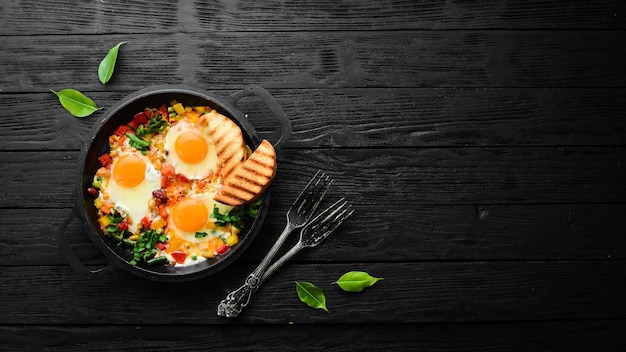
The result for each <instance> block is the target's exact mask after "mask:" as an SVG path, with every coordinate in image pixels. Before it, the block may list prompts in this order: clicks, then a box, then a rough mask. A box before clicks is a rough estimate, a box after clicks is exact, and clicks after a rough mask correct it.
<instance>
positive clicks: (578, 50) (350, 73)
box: [0, 30, 626, 93]
mask: <svg viewBox="0 0 626 352" xmlns="http://www.w3.org/2000/svg"><path fill="white" fill-rule="evenodd" d="M623 37H624V31H619V30H617V31H551V32H542V31H503V32H489V31H452V32H436V31H435V32H433V31H418V32H414V31H389V32H358V31H357V32H329V33H319V32H295V33H290V32H272V33H256V32H255V33H215V34H211V35H207V33H176V34H165V35H162V36H160V37H159V43H158V46H156V47H155V43H154V40H153V39H154V38H153V36H152V35H148V34H144V35H141V34H129V35H102V36H98V37H96V38H94V39H93V40H85V38H84V37H83V36H80V35H64V36H25V37H4V38H3V41H4V44H3V46H4V50H3V51H1V52H0V67H1V68H2V69H1V71H0V73H1V75H0V87H2V92H3V93H11V92H48V89H49V88H52V89H54V88H56V89H55V90H59V89H61V88H65V87H68V86H71V87H72V88H74V89H78V90H81V91H85V92H88V91H96V90H103V89H111V90H137V89H141V88H145V87H146V86H149V85H155V84H164V83H169V84H175V83H186V84H192V85H199V86H203V87H213V88H215V89H226V88H231V89H236V88H242V87H245V86H247V85H250V84H255V85H261V86H264V87H266V88H272V89H275V88H297V89H302V88H344V87H346V88H347V87H350V88H362V87H379V88H380V87H384V88H390V87H394V88H401V87H404V88H407V87H623V86H624V85H626V72H625V70H626V68H625V67H624V65H623V62H624V57H626V49H625V48H624V46H623V45H621V44H622V38H623ZM120 41H127V42H128V44H127V45H125V46H124V47H123V49H122V50H120V54H119V56H118V61H117V64H116V71H115V72H116V73H115V74H114V76H113V78H112V80H111V81H110V82H109V83H108V84H107V86H106V87H103V86H102V84H100V83H99V82H98V80H97V67H98V64H99V62H100V60H102V57H104V54H105V53H106V51H107V50H108V49H109V48H110V47H112V46H113V45H115V44H116V43H118V42H120ZM154 52H156V54H148V53H154ZM14 53H20V54H21V55H22V56H23V57H24V59H21V60H15V55H14ZM41 62H45V63H46V64H45V66H41V64H40V63H41Z"/></svg>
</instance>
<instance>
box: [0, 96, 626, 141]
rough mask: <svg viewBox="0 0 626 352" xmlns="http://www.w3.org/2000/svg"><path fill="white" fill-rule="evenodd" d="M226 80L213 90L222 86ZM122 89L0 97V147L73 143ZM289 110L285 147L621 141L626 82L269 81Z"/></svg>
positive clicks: (263, 111)
mask: <svg viewBox="0 0 626 352" xmlns="http://www.w3.org/2000/svg"><path fill="white" fill-rule="evenodd" d="M231 92H233V91H232V90H226V91H220V92H218V93H222V94H223V95H228V94H230V93H231ZM127 93H129V92H94V93H91V94H90V96H91V97H92V98H93V99H94V101H96V102H97V103H98V104H99V105H100V106H102V107H104V110H103V111H101V112H97V113H95V114H94V115H93V116H92V117H89V118H85V119H77V118H75V117H73V116H71V115H70V114H69V113H67V112H66V111H65V110H64V109H63V108H62V107H61V105H60V104H59V103H58V101H57V99H56V97H55V96H54V95H52V94H51V93H36V94H6V95H4V96H3V99H0V110H1V111H3V112H4V113H5V114H6V115H5V117H4V118H3V119H0V150H2V151H10V150H50V149H53V150H61V149H80V148H82V147H83V143H84V140H85V139H86V138H87V137H86V136H87V135H88V134H89V132H90V130H91V128H93V126H94V125H95V124H96V121H97V120H98V118H100V117H102V116H103V115H104V114H105V113H106V109H110V108H111V107H112V106H113V105H115V104H116V103H117V101H118V100H120V99H122V98H123V97H124V96H125V95H126V94H127ZM270 93H271V94H272V95H274V96H275V98H276V100H277V101H278V102H279V103H280V104H281V105H282V107H283V109H284V110H285V113H286V114H287V116H288V117H289V118H290V120H291V123H292V126H293V131H294V132H293V134H292V136H291V139H290V140H289V141H288V143H287V144H286V147H287V148H292V147H298V148H309V147H320V146H323V147H327V146H331V147H359V148H362V147H387V146H395V147H434V146H437V147H450V146H538V145H545V146H582V145H591V146H599V145H616V146H619V145H624V144H626V124H624V123H623V117H622V110H623V102H624V101H626V90H625V89H600V88H594V89H585V88H576V89H571V88H561V89H558V88H557V89H543V88H536V89H535V88H520V89H518V88H485V89H452V88H441V89H432V88H417V89H416V88H413V89H411V88H408V89H402V88H400V89H375V88H365V89H306V90H301V89H286V90H285V89H272V90H270ZM241 110H242V111H244V112H245V113H246V114H248V116H249V119H250V121H251V122H252V123H253V124H254V126H255V127H256V128H257V130H258V131H259V132H260V133H261V134H262V135H263V136H265V137H267V138H269V139H270V140H274V139H272V138H273V137H274V134H273V132H272V131H273V130H274V127H275V125H276V122H274V121H273V120H271V119H270V118H268V117H267V116H271V114H270V113H269V112H268V111H267V108H265V106H264V105H263V104H262V103H261V102H258V101H256V100H251V99H249V100H245V101H243V102H242V103H241Z"/></svg>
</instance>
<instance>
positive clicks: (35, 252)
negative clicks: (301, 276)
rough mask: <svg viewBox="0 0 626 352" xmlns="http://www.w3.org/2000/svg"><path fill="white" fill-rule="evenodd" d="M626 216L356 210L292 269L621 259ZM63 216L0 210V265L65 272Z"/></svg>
mask: <svg viewBox="0 0 626 352" xmlns="http://www.w3.org/2000/svg"><path fill="white" fill-rule="evenodd" d="M285 211H286V204H285V203H284V202H282V203H279V201H276V202H273V203H272V210H271V212H270V214H269V216H268V217H267V218H266V221H265V223H264V225H263V228H262V230H261V233H263V234H264V235H263V236H257V238H256V239H255V240H254V242H253V243H252V247H251V248H252V249H251V250H249V251H248V252H247V253H245V254H244V255H242V257H241V258H240V259H239V261H238V262H239V263H247V264H254V263H258V262H260V261H261V259H262V257H263V256H264V254H265V253H267V251H269V248H270V247H271V245H272V244H273V243H274V241H275V240H276V238H277V237H278V234H279V233H280V232H281V230H282V228H283V227H284V225H285V220H284V216H283V215H282V214H284V213H285ZM625 211H626V205H623V204H617V205H597V204H581V205H555V204H548V205H492V206H483V207H475V206H445V205H444V206H420V205H416V206H412V207H408V208H407V209H405V210H404V211H402V212H401V213H399V212H397V211H395V210H388V209H385V207H380V206H371V207H365V206H360V207H359V209H358V211H357V213H356V214H355V215H354V216H353V218H352V219H351V220H349V221H348V222H346V223H345V224H344V225H343V226H342V227H341V228H340V229H339V230H337V232H336V233H335V234H333V235H332V236H331V237H330V238H329V239H327V240H326V241H325V242H324V243H323V244H322V245H320V246H319V247H318V248H316V249H314V250H305V251H303V252H302V253H300V254H299V255H298V256H296V257H295V258H293V259H292V262H294V263H307V262H318V263H319V262H337V261H338V260H340V261H342V262H376V261H389V262H402V261H433V260H446V261H459V260H589V259H593V260H602V259H626V243H625V242H624V241H623V229H624V228H626V219H624V217H623V216H622V214H624V212H625ZM70 213H71V212H70V209H36V210H34V209H4V210H3V211H2V212H0V265H3V266H22V265H64V264H67V262H68V261H67V260H66V259H65V257H63V256H61V255H60V254H59V253H60V251H59V244H58V243H57V241H56V239H55V234H56V231H57V230H59V226H60V225H61V223H62V221H63V220H65V219H66V217H67V216H69V214H70ZM64 234H65V238H67V243H68V244H69V245H70V246H71V248H72V252H73V253H75V255H76V256H78V257H79V258H80V259H81V260H82V261H83V262H84V263H86V264H90V265H98V266H103V265H105V264H106V259H105V258H104V256H103V255H102V254H100V252H99V251H98V249H97V248H96V247H95V245H94V244H92V242H91V240H90V238H89V236H88V235H87V233H86V232H85V230H84V227H83V222H82V221H81V220H79V219H75V220H73V221H72V222H70V224H69V226H68V227H67V229H66V231H65V232H64ZM293 237H294V239H295V237H297V236H293ZM294 239H290V240H288V241H287V243H286V244H285V248H287V247H288V246H289V245H291V244H292V242H293V241H294Z"/></svg>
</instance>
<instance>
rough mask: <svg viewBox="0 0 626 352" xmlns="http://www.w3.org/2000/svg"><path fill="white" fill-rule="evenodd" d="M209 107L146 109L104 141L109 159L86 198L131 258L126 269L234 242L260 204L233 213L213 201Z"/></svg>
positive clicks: (218, 251) (173, 261)
mask: <svg viewBox="0 0 626 352" xmlns="http://www.w3.org/2000/svg"><path fill="white" fill-rule="evenodd" d="M211 112H212V113H215V111H212V109H211V108H210V107H209V106H183V104H181V103H179V102H177V101H171V102H170V103H169V104H163V105H161V106H160V107H158V108H155V107H146V108H145V109H144V110H143V111H139V112H137V113H136V114H135V115H134V117H133V118H132V120H131V121H130V122H129V123H128V124H124V125H120V126H119V127H117V129H116V130H115V132H114V133H113V134H112V135H111V136H109V147H110V151H109V152H108V153H105V154H103V155H101V156H100V157H99V158H98V162H99V163H100V167H99V169H98V170H97V172H96V173H95V175H94V177H93V183H92V185H91V187H89V188H88V190H87V191H88V193H89V194H90V195H91V196H93V197H94V205H95V206H96V208H97V209H98V217H99V219H98V222H99V224H100V228H101V229H102V231H103V233H104V234H105V235H106V236H109V237H110V238H112V239H114V240H115V241H116V242H117V243H119V244H120V245H125V246H129V247H131V248H132V250H133V258H132V260H131V261H130V264H132V265H136V264H137V263H139V262H145V263H147V264H149V265H153V264H156V263H169V264H170V265H172V266H183V265H193V264H195V263H198V262H201V261H204V260H207V259H209V258H213V257H215V256H222V255H224V254H226V253H227V252H228V251H229V250H230V249H231V248H232V247H233V246H235V245H236V244H237V243H238V242H239V237H238V234H239V233H240V230H241V228H242V226H244V225H245V224H244V222H245V219H246V218H247V217H256V213H257V211H258V207H259V205H260V199H259V200H257V201H255V202H253V203H250V204H245V205H242V206H238V207H233V206H228V205H225V204H221V203H218V202H216V201H214V199H213V197H214V195H215V194H216V193H217V192H218V191H219V190H220V188H221V187H222V179H223V177H222V174H221V168H220V163H219V162H218V161H217V157H216V155H215V153H216V151H215V147H214V145H213V141H212V139H211V134H210V132H209V131H208V130H207V120H208V119H210V116H211Z"/></svg>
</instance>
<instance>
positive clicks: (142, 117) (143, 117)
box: [133, 111, 148, 125]
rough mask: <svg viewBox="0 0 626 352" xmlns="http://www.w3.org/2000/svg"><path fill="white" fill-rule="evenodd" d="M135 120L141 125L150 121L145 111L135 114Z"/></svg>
mask: <svg viewBox="0 0 626 352" xmlns="http://www.w3.org/2000/svg"><path fill="white" fill-rule="evenodd" d="M133 121H135V122H136V123H138V124H140V125H141V124H142V123H146V122H148V117H147V116H146V113H145V112H143V111H142V112H138V113H136V114H135V116H134V118H133Z"/></svg>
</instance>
